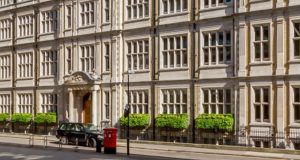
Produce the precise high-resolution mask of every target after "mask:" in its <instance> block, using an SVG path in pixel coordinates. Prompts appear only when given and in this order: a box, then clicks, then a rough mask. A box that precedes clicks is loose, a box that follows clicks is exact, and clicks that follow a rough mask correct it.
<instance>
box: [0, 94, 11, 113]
mask: <svg viewBox="0 0 300 160" xmlns="http://www.w3.org/2000/svg"><path fill="white" fill-rule="evenodd" d="M10 112H11V107H10V94H0V113H10Z"/></svg>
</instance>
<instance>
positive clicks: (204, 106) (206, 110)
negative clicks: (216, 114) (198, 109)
mask: <svg viewBox="0 0 300 160" xmlns="http://www.w3.org/2000/svg"><path fill="white" fill-rule="evenodd" d="M203 112H204V113H208V106H207V105H203Z"/></svg>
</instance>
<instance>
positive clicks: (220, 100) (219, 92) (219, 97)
mask: <svg viewBox="0 0 300 160" xmlns="http://www.w3.org/2000/svg"><path fill="white" fill-rule="evenodd" d="M218 102H223V90H218Z"/></svg>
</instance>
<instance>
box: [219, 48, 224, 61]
mask: <svg viewBox="0 0 300 160" xmlns="http://www.w3.org/2000/svg"><path fill="white" fill-rule="evenodd" d="M218 52H219V63H223V61H224V52H223V47H219V48H218Z"/></svg>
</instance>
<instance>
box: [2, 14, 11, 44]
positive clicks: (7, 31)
mask: <svg viewBox="0 0 300 160" xmlns="http://www.w3.org/2000/svg"><path fill="white" fill-rule="evenodd" d="M10 38H11V20H10V19H2V20H0V40H7V39H10Z"/></svg>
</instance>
